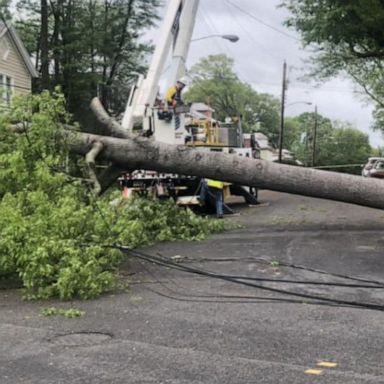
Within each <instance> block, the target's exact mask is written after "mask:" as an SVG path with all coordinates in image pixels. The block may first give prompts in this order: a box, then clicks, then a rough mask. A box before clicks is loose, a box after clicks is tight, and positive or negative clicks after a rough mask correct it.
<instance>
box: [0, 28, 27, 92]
mask: <svg viewBox="0 0 384 384" xmlns="http://www.w3.org/2000/svg"><path fill="white" fill-rule="evenodd" d="M3 39H6V41H7V43H8V47H9V54H8V55H7V57H6V58H5V59H4V52H0V73H1V74H3V75H6V76H9V77H11V78H12V94H14V95H16V94H26V93H30V92H31V88H32V78H31V75H30V73H29V71H28V69H27V67H26V66H25V64H24V61H23V59H22V57H21V55H20V54H19V52H18V50H17V48H16V46H15V45H14V44H13V41H12V39H11V38H10V36H9V33H6V34H5V36H3Z"/></svg>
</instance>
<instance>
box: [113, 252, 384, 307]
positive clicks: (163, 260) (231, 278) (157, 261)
mask: <svg viewBox="0 0 384 384" xmlns="http://www.w3.org/2000/svg"><path fill="white" fill-rule="evenodd" d="M114 247H115V248H117V249H120V250H121V251H122V252H124V253H127V254H131V255H132V256H134V257H136V258H139V259H141V260H145V261H148V262H151V263H154V264H157V265H160V266H163V267H167V268H171V269H176V270H179V271H183V272H188V273H192V274H195V275H198V276H203V277H209V278H215V279H219V280H225V281H228V282H231V283H234V284H239V285H243V286H246V287H251V288H257V289H262V290H265V291H268V292H274V293H280V294H284V295H289V296H295V297H300V298H303V299H306V300H307V299H309V300H312V302H308V301H301V302H302V303H306V302H308V303H313V300H316V301H322V302H323V303H330V304H337V305H338V306H348V307H354V308H364V309H372V310H379V311H384V306H382V305H379V304H374V303H364V302H357V301H348V300H339V299H333V298H330V297H324V296H317V295H312V294H307V293H299V292H295V291H289V290H285V289H280V288H272V287H267V286H264V285H260V284H255V283H253V282H250V281H244V280H245V279H244V278H239V277H234V276H230V275H222V274H217V273H214V272H209V271H205V270H203V269H198V268H192V267H187V266H185V265H181V264H179V263H175V262H173V261H172V260H170V259H166V258H162V257H158V256H152V255H148V254H145V253H143V252H138V251H135V250H132V249H130V248H127V247H124V246H118V245H115V246H114Z"/></svg>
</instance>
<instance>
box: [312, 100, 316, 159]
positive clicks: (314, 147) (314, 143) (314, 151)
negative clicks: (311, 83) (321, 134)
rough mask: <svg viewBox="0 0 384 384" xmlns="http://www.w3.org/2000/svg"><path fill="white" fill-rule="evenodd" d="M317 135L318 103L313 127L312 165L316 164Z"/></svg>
mask: <svg viewBox="0 0 384 384" xmlns="http://www.w3.org/2000/svg"><path fill="white" fill-rule="evenodd" d="M316 135H317V105H315V125H314V127H313V142H312V167H314V166H315V164H316Z"/></svg>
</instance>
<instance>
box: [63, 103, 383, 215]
mask: <svg viewBox="0 0 384 384" xmlns="http://www.w3.org/2000/svg"><path fill="white" fill-rule="evenodd" d="M93 110H94V111H95V112H96V115H97V116H98V118H99V120H100V122H101V123H102V124H104V126H105V127H107V129H108V130H109V131H110V132H111V135H112V136H119V137H106V136H98V135H91V134H86V133H74V132H68V133H67V139H68V143H69V146H70V149H71V151H72V152H74V153H77V154H80V155H86V154H87V153H89V152H90V151H91V150H92V148H93V147H94V144H95V143H101V144H102V148H103V149H102V151H101V152H100V154H99V155H98V158H99V159H103V160H108V161H109V162H111V163H112V164H113V165H114V166H115V170H116V169H147V170H154V171H159V172H169V173H178V174H183V175H191V176H200V177H208V178H213V179H219V180H223V181H227V182H232V183H236V184H241V185H248V186H253V187H258V188H263V189H270V190H274V191H281V192H287V193H293V194H299V195H304V196H312V197H319V198H324V199H330V200H337V201H344V202H347V203H353V204H358V205H365V206H369V207H374V208H384V198H383V195H384V183H383V181H381V180H377V179H367V178H363V177H359V176H353V175H346V174H340V173H335V172H327V171H320V170H315V169H311V168H301V167H294V166H289V165H284V164H277V163H273V162H269V161H263V160H256V159H250V158H245V157H239V156H236V155H231V154H225V153H217V152H203V151H201V150H199V149H197V148H190V147H186V146H184V145H169V144H164V143H160V142H156V141H153V140H151V139H147V138H144V137H132V138H131V137H129V135H128V134H127V133H126V132H125V131H124V130H123V129H122V128H121V127H120V126H119V125H118V124H117V123H116V122H114V121H113V120H111V119H109V118H108V116H106V114H105V111H103V110H102V109H101V106H100V104H98V103H93Z"/></svg>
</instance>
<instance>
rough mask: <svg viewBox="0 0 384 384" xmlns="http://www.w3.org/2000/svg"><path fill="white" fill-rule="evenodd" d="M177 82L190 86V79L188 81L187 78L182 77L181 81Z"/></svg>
mask: <svg viewBox="0 0 384 384" xmlns="http://www.w3.org/2000/svg"><path fill="white" fill-rule="evenodd" d="M177 82H178V83H181V84H183V85H185V86H187V85H188V79H187V78H186V77H185V76H183V77H180V79H179V80H177Z"/></svg>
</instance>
